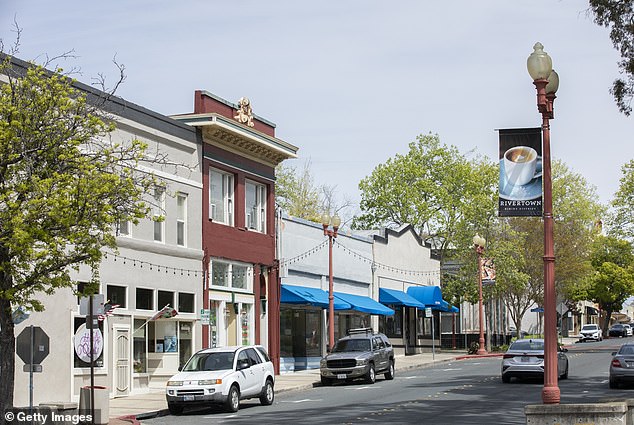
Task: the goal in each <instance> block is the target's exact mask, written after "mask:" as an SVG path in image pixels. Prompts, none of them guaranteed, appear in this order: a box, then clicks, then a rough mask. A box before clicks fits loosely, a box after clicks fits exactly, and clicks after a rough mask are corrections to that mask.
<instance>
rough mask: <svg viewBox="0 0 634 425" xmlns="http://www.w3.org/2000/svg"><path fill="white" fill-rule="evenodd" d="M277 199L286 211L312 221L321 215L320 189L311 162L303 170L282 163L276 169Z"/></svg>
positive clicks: (317, 219) (318, 218)
mask: <svg viewBox="0 0 634 425" xmlns="http://www.w3.org/2000/svg"><path fill="white" fill-rule="evenodd" d="M275 177H276V181H275V201H276V202H277V204H278V205H279V206H280V207H281V208H282V210H284V211H285V212H286V213H288V214H290V215H292V216H294V217H300V218H304V219H306V220H311V221H319V220H320V217H321V212H322V208H321V201H320V198H319V193H320V189H319V187H318V186H316V185H315V183H314V178H313V175H312V173H311V171H310V163H306V164H304V168H303V169H302V170H298V169H297V168H296V167H293V166H291V165H287V164H285V163H280V164H279V165H278V166H277V168H276V170H275Z"/></svg>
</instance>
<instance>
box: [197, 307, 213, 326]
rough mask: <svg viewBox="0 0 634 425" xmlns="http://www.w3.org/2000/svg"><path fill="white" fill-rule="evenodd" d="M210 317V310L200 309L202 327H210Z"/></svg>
mask: <svg viewBox="0 0 634 425" xmlns="http://www.w3.org/2000/svg"><path fill="white" fill-rule="evenodd" d="M210 317H211V310H210V309H208V308H201V309H200V323H201V324H202V325H209V324H210Z"/></svg>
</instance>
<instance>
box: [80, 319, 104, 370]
mask: <svg viewBox="0 0 634 425" xmlns="http://www.w3.org/2000/svg"><path fill="white" fill-rule="evenodd" d="M92 338H93V340H92V348H93V350H92V353H93V355H92V358H93V360H97V358H99V356H100V355H101V352H102V351H103V335H101V330H99V329H93V330H92ZM74 343H75V354H77V357H79V358H80V359H81V360H82V361H83V362H86V363H90V330H89V329H86V324H85V323H83V324H82V325H81V326H79V328H77V332H75V337H74Z"/></svg>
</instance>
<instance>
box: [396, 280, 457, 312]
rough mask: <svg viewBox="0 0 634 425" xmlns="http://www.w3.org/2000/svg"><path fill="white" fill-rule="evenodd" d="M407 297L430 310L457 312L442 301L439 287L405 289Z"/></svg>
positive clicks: (411, 287)
mask: <svg viewBox="0 0 634 425" xmlns="http://www.w3.org/2000/svg"><path fill="white" fill-rule="evenodd" d="M407 295H409V296H411V297H412V298H414V299H416V301H418V302H420V303H422V304H425V307H431V309H432V310H440V311H449V312H452V313H457V312H458V309H457V308H456V307H454V306H452V305H451V304H449V303H448V302H447V301H445V300H443V299H442V293H441V292H440V287H439V286H410V287H409V288H407Z"/></svg>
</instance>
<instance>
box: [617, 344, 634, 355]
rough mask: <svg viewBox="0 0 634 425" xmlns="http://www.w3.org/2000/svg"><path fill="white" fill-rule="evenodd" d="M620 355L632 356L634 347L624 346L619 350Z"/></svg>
mask: <svg viewBox="0 0 634 425" xmlns="http://www.w3.org/2000/svg"><path fill="white" fill-rule="evenodd" d="M619 354H626V355H632V354H634V345H624V346H622V347H621V349H620V350H619Z"/></svg>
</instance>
